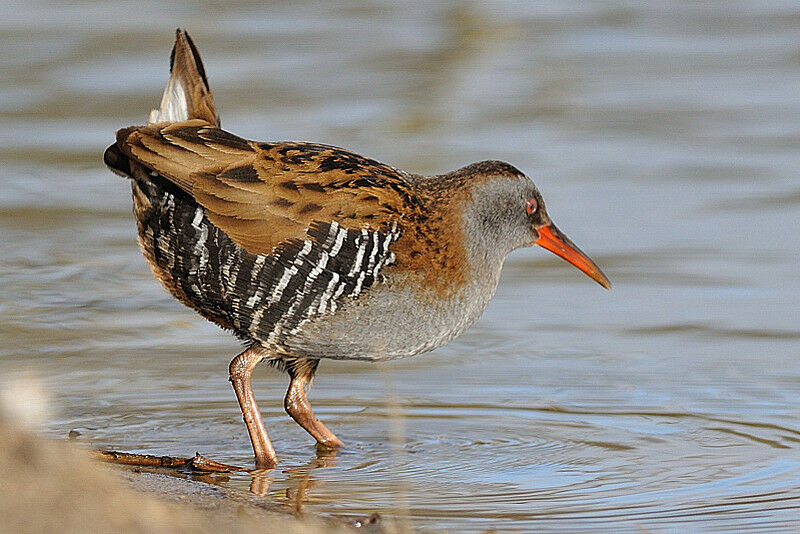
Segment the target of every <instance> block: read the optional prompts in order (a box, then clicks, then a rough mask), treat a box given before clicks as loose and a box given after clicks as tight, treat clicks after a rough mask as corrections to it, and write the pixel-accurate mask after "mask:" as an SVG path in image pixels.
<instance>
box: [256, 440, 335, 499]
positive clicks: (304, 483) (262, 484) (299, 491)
mask: <svg viewBox="0 0 800 534" xmlns="http://www.w3.org/2000/svg"><path fill="white" fill-rule="evenodd" d="M337 452H338V451H337V450H336V449H329V448H327V447H321V446H318V447H317V450H316V456H315V457H314V458H312V459H311V460H309V462H308V463H306V464H305V465H303V466H300V467H294V468H291V469H287V470H286V471H285V473H286V474H287V475H288V477H287V478H288V482H289V487H288V488H286V501H287V504H289V505H290V506H291V507H292V509H293V510H294V512H295V514H297V515H300V514H302V513H303V506H304V504H305V503H306V501H307V500H308V492H309V490H310V489H312V488H313V487H314V486H316V485H317V484H318V481H316V480H314V477H313V472H314V470H315V469H320V468H323V467H334V466H335V465H336V455H337ZM271 472H272V470H270V469H255V470H253V471H250V476H251V480H250V492H251V493H253V494H254V495H257V496H259V497H265V496H267V495H268V494H269V488H270V484H271V483H272V477H271V476H270V473H271Z"/></svg>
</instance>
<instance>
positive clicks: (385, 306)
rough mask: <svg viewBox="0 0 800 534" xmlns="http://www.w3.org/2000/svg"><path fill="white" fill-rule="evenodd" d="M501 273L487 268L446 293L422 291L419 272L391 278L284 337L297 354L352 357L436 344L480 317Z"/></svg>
mask: <svg viewBox="0 0 800 534" xmlns="http://www.w3.org/2000/svg"><path fill="white" fill-rule="evenodd" d="M499 274H500V269H499V268H497V269H495V270H494V272H486V273H483V276H480V277H475V278H474V279H473V281H472V282H471V283H469V284H466V285H465V286H464V287H462V288H461V289H460V290H459V291H458V292H456V293H455V294H453V295H452V296H450V297H448V298H441V297H439V296H438V295H433V294H426V293H424V292H420V291H419V290H418V289H416V287H424V285H422V284H424V280H422V279H421V278H420V279H418V280H407V279H406V280H401V279H393V280H392V281H390V282H388V283H386V284H384V285H381V286H377V287H374V288H372V289H371V290H370V292H369V293H368V294H366V295H364V296H363V297H362V298H361V299H359V300H358V301H353V302H351V303H348V304H347V305H346V306H345V307H344V308H343V309H342V310H340V312H339V313H337V314H336V315H335V316H333V317H330V318H327V319H325V320H322V319H320V320H311V321H309V322H308V323H307V324H306V325H305V326H304V328H303V329H302V331H300V332H298V333H297V335H295V336H293V337H292V338H290V339H287V340H286V348H287V349H289V350H290V351H291V353H292V354H295V355H301V356H307V357H315V358H331V359H353V360H387V359H393V358H402V357H406V356H413V355H415V354H419V353H422V352H427V351H430V350H433V349H435V348H437V347H440V346H442V345H444V344H445V343H447V342H449V341H451V340H452V339H453V338H455V337H456V336H458V335H459V334H461V333H462V332H464V330H466V329H467V328H469V326H470V325H472V324H473V323H474V322H475V321H476V320H477V319H478V318H479V317H480V315H481V313H483V310H484V309H485V308H486V305H487V304H488V303H489V300H491V298H492V296H494V292H495V289H496V288H497V283H498V279H499ZM409 276H413V275H409Z"/></svg>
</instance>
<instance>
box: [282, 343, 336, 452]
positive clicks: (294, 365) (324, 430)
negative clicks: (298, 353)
mask: <svg viewBox="0 0 800 534" xmlns="http://www.w3.org/2000/svg"><path fill="white" fill-rule="evenodd" d="M318 365H319V360H309V359H305V358H302V359H296V360H291V361H287V362H286V370H287V371H288V372H289V378H290V379H291V380H290V382H289V389H288V390H287V391H286V398H285V399H284V401H283V406H284V408H286V413H288V414H289V415H290V416H291V417H292V419H294V420H295V421H296V422H297V424H298V425H300V426H302V427H303V428H304V429H305V430H306V432H308V433H309V434H311V436H312V437H313V438H314V439H316V440H317V443H319V444H320V445H324V446H325V447H331V448H337V447H341V446H343V445H344V443H342V442H341V440H339V438H337V437H336V436H335V435H334V434H333V432H331V431H330V430H328V427H326V426H325V425H324V424H322V421H320V420H319V419H317V417H316V416H315V415H314V412H313V411H311V404H309V402H308V398H307V397H306V386H307V385H308V384H309V383H311V379H312V378H313V377H314V372H315V371H316V370H317V366H318Z"/></svg>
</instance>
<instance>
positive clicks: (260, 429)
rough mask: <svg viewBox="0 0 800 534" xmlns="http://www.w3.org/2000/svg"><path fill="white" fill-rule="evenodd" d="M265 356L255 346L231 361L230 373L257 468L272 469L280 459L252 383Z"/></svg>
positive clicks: (262, 350)
mask: <svg viewBox="0 0 800 534" xmlns="http://www.w3.org/2000/svg"><path fill="white" fill-rule="evenodd" d="M264 356H266V351H265V350H264V349H263V348H262V347H261V346H259V345H253V346H252V347H250V348H249V349H247V350H246V351H244V352H243V353H241V354H239V355H238V356H237V357H235V358H234V359H233V360H232V361H231V365H230V367H229V371H230V381H231V383H232V384H233V389H234V390H235V391H236V398H237V399H239V406H240V407H241V408H242V416H243V419H244V424H245V425H247V431H248V432H249V433H250V441H252V442H253V452H254V453H255V456H256V467H258V468H262V469H272V468H274V467H275V466H276V465H277V463H278V457H277V456H276V455H275V449H273V448H272V443H270V441H269V436H267V429H266V428H264V420H263V419H262V418H261V412H260V411H259V409H258V404H257V403H256V398H255V396H254V395H253V387H252V385H251V383H250V376H251V375H252V373H253V368H254V367H255V366H256V365H257V364H258V362H260V361H261V360H263V359H264Z"/></svg>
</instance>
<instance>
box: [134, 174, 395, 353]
mask: <svg viewBox="0 0 800 534" xmlns="http://www.w3.org/2000/svg"><path fill="white" fill-rule="evenodd" d="M135 187H142V188H143V189H142V190H143V191H144V192H145V194H147V196H148V198H149V200H150V203H151V205H152V208H151V209H150V210H149V213H147V214H137V217H138V219H139V222H140V240H141V241H142V243H143V247H145V249H147V248H150V249H151V250H152V255H153V256H154V258H155V261H156V262H157V263H158V264H159V265H160V266H161V267H162V268H163V269H164V270H165V271H167V272H168V273H169V274H170V276H171V278H172V280H173V281H174V283H175V284H177V285H178V286H179V287H180V288H181V290H182V291H183V293H184V294H185V296H186V299H188V300H189V301H190V305H191V306H192V307H194V308H196V309H198V310H200V311H201V312H202V313H203V315H205V316H207V317H209V318H210V319H212V320H214V318H217V317H218V318H220V319H222V320H221V321H217V322H218V323H220V324H222V323H226V324H227V325H228V326H230V327H231V328H232V329H233V330H234V332H235V333H236V334H237V335H238V336H239V337H242V338H244V339H249V340H256V341H260V342H262V343H265V344H268V345H273V346H275V345H278V346H280V345H281V344H282V342H283V341H284V340H285V339H287V338H288V337H290V336H292V335H293V334H295V333H297V332H298V331H299V330H300V329H301V328H302V326H303V324H304V323H305V322H306V321H308V320H309V319H311V318H314V317H317V316H320V315H324V314H332V313H335V312H336V310H337V309H338V308H339V307H341V306H342V305H344V304H345V303H346V302H347V301H348V300H350V299H354V298H357V297H358V296H359V295H361V294H363V293H364V292H365V291H367V290H368V289H369V288H370V287H372V286H373V285H374V284H376V283H380V282H381V281H382V280H383V278H382V275H381V270H382V269H383V268H384V267H386V266H387V265H390V264H392V263H393V262H394V254H393V253H392V251H391V250H390V248H391V244H392V243H393V242H394V241H396V240H397V239H398V238H399V237H400V231H399V229H398V227H397V225H394V226H392V227H390V228H386V229H385V230H382V231H369V230H353V229H345V228H343V227H342V226H340V225H339V224H337V223H336V222H314V223H312V225H311V227H310V228H309V230H308V232H307V238H306V239H304V240H302V241H301V240H292V241H289V242H287V243H284V244H282V245H280V246H279V247H277V248H276V250H275V251H274V253H273V254H270V255H256V254H252V253H250V252H247V251H246V250H244V249H242V248H240V247H239V246H237V245H236V244H235V243H233V241H232V240H231V239H230V238H228V236H227V235H226V234H225V233H223V232H222V231H221V230H219V229H218V228H217V227H216V226H214V225H213V224H212V223H211V222H209V220H208V219H207V218H206V217H205V215H204V212H203V208H202V207H200V206H199V205H198V204H197V203H196V202H194V201H193V199H191V198H190V197H188V196H187V195H184V194H181V192H180V191H174V190H172V188H164V187H161V186H160V185H159V184H158V183H156V182H153V183H148V184H140V185H138V186H137V185H135ZM145 253H146V254H147V250H145ZM182 300H183V299H182Z"/></svg>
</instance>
